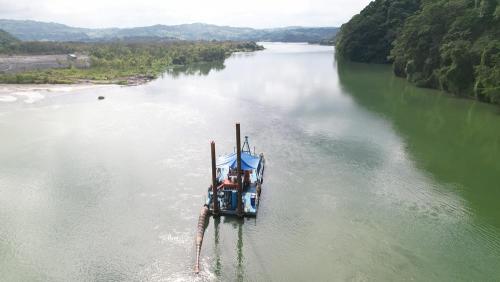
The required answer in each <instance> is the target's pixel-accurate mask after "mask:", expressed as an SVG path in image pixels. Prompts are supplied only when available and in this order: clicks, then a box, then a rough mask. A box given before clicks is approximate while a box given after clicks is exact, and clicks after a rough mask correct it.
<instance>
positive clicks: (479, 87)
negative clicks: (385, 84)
mask: <svg viewBox="0 0 500 282" xmlns="http://www.w3.org/2000/svg"><path fill="white" fill-rule="evenodd" d="M410 2H412V3H413V4H414V5H412V3H410ZM391 7H397V8H398V9H402V10H400V12H399V13H391V12H389V11H390V10H391ZM401 11H402V12H401ZM388 23H393V24H392V25H391V24H388ZM337 52H338V55H339V56H341V57H345V58H347V59H350V60H353V61H360V62H376V63H384V62H385V63H393V66H394V73H395V74H396V75H398V76H401V77H405V78H407V79H408V80H409V81H411V82H413V83H415V84H416V85H417V86H421V87H430V88H437V89H442V90H445V91H448V92H451V93H454V94H456V95H459V96H467V97H475V98H476V99H479V100H481V101H485V102H492V103H500V4H499V1H498V0H422V1H420V2H419V1H404V0H403V1H402V0H376V1H373V2H372V3H370V5H368V7H366V8H365V9H364V10H363V11H362V12H361V13H360V14H359V15H356V16H354V17H353V18H352V19H351V20H350V21H349V22H348V23H347V24H345V25H343V26H342V27H341V30H340V33H339V35H338V41H337Z"/></svg>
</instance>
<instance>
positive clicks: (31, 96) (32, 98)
mask: <svg viewBox="0 0 500 282" xmlns="http://www.w3.org/2000/svg"><path fill="white" fill-rule="evenodd" d="M12 94H13V95H17V96H23V97H26V99H24V102H25V103H28V104H33V103H35V102H37V101H40V100H42V99H43V98H45V96H43V95H42V94H40V92H37V91H23V92H14V93H12Z"/></svg>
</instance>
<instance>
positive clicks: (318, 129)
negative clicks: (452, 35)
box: [0, 44, 500, 281]
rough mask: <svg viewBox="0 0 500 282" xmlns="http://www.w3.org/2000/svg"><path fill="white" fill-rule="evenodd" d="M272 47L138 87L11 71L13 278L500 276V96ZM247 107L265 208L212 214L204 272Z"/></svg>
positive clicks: (5, 256) (8, 186) (312, 50)
mask: <svg viewBox="0 0 500 282" xmlns="http://www.w3.org/2000/svg"><path fill="white" fill-rule="evenodd" d="M266 47H267V49H266V50H265V51H262V52H257V53H242V54H235V55H233V56H232V57H231V58H229V59H227V60H226V62H225V63H224V65H221V64H215V65H214V66H210V65H200V66H196V67H190V68H186V69H177V70H172V71H169V72H167V73H166V74H165V75H164V77H162V78H160V79H158V80H155V81H153V82H151V83H149V84H146V85H142V86H137V87H118V86H112V87H97V88H79V87H76V88H72V87H58V88H53V89H51V90H50V91H47V90H44V89H41V88H40V87H34V88H26V87H24V88H23V87H21V88H12V87H10V86H9V87H7V86H0V138H1V140H2V143H1V146H0V163H1V164H2V167H1V168H0V280H2V281H206V280H208V281H211V280H222V281H234V280H240V281H241V280H242V281H338V280H340V281H343V280H348V281H402V280H403V281H406V280H415V281H495V280H499V279H500V268H499V267H498V266H499V265H500V206H499V205H498V204H497V203H498V200H499V199H500V184H499V183H500V162H499V160H500V111H499V109H498V107H495V106H491V105H485V104H480V103H477V102H474V101H469V100H460V99H455V98H452V97H449V96H448V95H446V94H443V93H440V92H437V91H432V90H425V89H419V88H415V87H413V86H412V85H411V84H408V83H406V82H405V81H404V80H402V79H398V78H395V77H394V76H392V74H391V70H390V67H387V66H377V65H363V64H352V63H340V62H336V61H335V59H334V56H333V50H332V48H331V47H324V46H312V45H304V44H266ZM99 95H104V96H106V99H105V100H102V101H98V100H97V99H96V98H97V96H99ZM235 121H240V122H241V124H242V130H243V134H244V135H249V136H250V142H251V145H252V146H256V149H257V151H259V152H264V153H265V155H266V159H267V167H266V175H265V181H264V187H263V194H262V201H261V206H260V209H259V214H258V217H257V218H256V219H246V220H244V221H239V220H235V219H231V218H221V219H219V220H213V219H211V221H210V224H209V226H208V228H207V231H206V234H205V241H204V245H203V249H202V266H201V267H202V272H201V274H200V275H198V276H196V275H194V274H193V266H194V255H195V254H194V236H195V231H196V230H195V228H196V223H197V215H198V212H199V209H200V207H201V205H202V203H203V202H204V197H205V189H206V187H207V185H208V183H209V182H210V169H209V167H210V160H209V154H210V151H209V141H210V140H212V139H214V140H215V141H216V142H217V151H218V152H219V153H223V152H230V151H232V149H233V146H234V144H233V143H234V142H233V138H234V132H233V129H234V128H233V127H234V122H235Z"/></svg>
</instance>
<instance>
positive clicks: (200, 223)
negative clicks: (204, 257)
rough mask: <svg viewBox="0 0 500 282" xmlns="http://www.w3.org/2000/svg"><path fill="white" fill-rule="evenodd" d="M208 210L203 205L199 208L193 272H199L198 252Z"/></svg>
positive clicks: (199, 251) (201, 242)
mask: <svg viewBox="0 0 500 282" xmlns="http://www.w3.org/2000/svg"><path fill="white" fill-rule="evenodd" d="M208 215H209V210H208V207H207V206H206V205H205V206H203V207H202V208H201V211H200V217H199V218H198V232H197V233H196V265H195V267H194V272H195V273H197V274H198V273H200V253H201V245H202V244H203V235H204V234H205V228H206V227H207V220H208Z"/></svg>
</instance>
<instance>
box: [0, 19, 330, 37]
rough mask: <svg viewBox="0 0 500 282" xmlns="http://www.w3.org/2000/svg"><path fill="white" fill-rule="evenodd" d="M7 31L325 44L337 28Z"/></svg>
mask: <svg viewBox="0 0 500 282" xmlns="http://www.w3.org/2000/svg"><path fill="white" fill-rule="evenodd" d="M0 29H3V30H5V31H7V32H9V33H10V34H12V35H13V36H15V37H17V38H19V39H21V40H23V41H82V42H88V41H102V40H104V41H106V40H112V39H123V38H127V37H160V38H170V39H179V40H252V41H282V42H321V41H325V40H331V39H332V38H334V37H335V35H336V33H337V30H338V28H337V27H283V28H268V29H254V28H249V27H231V26H218V25H211V24H203V23H193V24H181V25H161V24H158V25H152V26H143V27H132V28H95V29H93V28H80V27H71V26H68V25H64V24H59V23H48V22H39V21H32V20H8V19H0Z"/></svg>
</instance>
